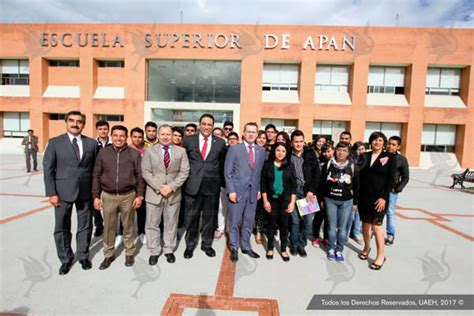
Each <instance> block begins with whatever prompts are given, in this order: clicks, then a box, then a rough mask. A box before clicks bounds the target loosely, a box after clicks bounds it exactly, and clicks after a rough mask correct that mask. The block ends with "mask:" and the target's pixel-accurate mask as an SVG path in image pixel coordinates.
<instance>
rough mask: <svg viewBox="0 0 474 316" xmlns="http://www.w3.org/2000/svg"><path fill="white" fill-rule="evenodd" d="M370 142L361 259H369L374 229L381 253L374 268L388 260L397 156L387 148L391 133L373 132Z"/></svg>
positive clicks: (364, 182)
mask: <svg viewBox="0 0 474 316" xmlns="http://www.w3.org/2000/svg"><path fill="white" fill-rule="evenodd" d="M369 143H370V145H371V146H372V151H369V152H366V153H365V154H363V156H362V159H363V161H364V163H363V166H362V169H361V171H360V178H359V181H360V182H359V183H360V190H359V215H360V219H361V221H362V234H363V236H364V249H363V250H362V252H361V253H360V254H359V259H361V260H367V258H368V256H369V252H370V249H371V248H370V233H371V231H373V232H374V235H375V241H376V245H377V256H376V257H375V260H374V262H373V263H372V264H371V265H370V268H371V269H372V270H380V269H381V268H382V266H383V264H384V262H385V259H386V258H385V253H384V250H385V249H384V245H385V242H384V231H383V228H382V223H383V218H384V216H385V213H386V211H387V208H388V199H389V194H390V191H391V190H392V188H393V185H394V180H395V178H394V176H395V159H394V158H393V156H392V155H391V154H389V153H388V152H386V151H385V150H384V147H385V144H386V143H387V137H385V135H384V134H383V133H382V132H373V133H372V134H371V135H370V138H369Z"/></svg>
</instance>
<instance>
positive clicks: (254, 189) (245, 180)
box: [224, 123, 265, 262]
mask: <svg viewBox="0 0 474 316" xmlns="http://www.w3.org/2000/svg"><path fill="white" fill-rule="evenodd" d="M257 133H258V126H257V124H256V123H247V124H245V127H244V132H243V136H244V141H243V142H242V143H241V144H238V145H234V146H231V147H230V148H229V152H228V153H227V157H226V159H225V167H224V176H225V183H226V189H227V194H228V195H229V201H230V203H229V246H230V250H231V254H230V259H231V260H232V261H233V262H235V261H237V260H238V254H237V250H238V249H239V245H240V244H242V252H243V253H244V254H247V255H249V256H250V257H252V258H259V257H260V256H259V255H258V254H257V253H256V252H254V251H253V250H252V248H251V247H250V236H251V234H252V229H253V224H254V220H255V209H256V207H257V201H258V199H260V177H261V174H262V168H263V163H264V161H265V149H264V148H263V147H261V146H259V145H257V144H255V139H256V138H257ZM239 226H242V232H240V227H239Z"/></svg>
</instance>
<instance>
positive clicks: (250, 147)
mask: <svg viewBox="0 0 474 316" xmlns="http://www.w3.org/2000/svg"><path fill="white" fill-rule="evenodd" d="M249 160H250V167H252V169H253V167H254V165H255V160H254V159H253V150H252V145H249Z"/></svg>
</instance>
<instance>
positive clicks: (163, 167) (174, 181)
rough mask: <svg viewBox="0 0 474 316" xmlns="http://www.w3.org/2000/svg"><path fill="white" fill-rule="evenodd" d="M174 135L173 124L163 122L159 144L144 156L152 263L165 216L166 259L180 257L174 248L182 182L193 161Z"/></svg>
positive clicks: (151, 263) (159, 240)
mask: <svg viewBox="0 0 474 316" xmlns="http://www.w3.org/2000/svg"><path fill="white" fill-rule="evenodd" d="M172 136H173V130H172V128H171V126H170V125H167V124H165V125H162V126H160V128H159V129H158V141H159V144H157V145H155V146H152V147H150V148H148V149H147V150H146V151H145V154H144V155H143V159H142V176H143V179H145V181H146V183H147V188H146V194H145V201H146V204H147V206H146V207H147V214H146V224H145V234H146V239H147V246H148V249H149V250H150V258H149V260H148V263H149V264H150V265H155V264H156V263H157V262H158V257H159V256H160V254H161V232H160V222H161V217H162V216H163V231H164V232H163V239H164V253H165V256H166V261H168V262H169V263H174V262H175V261H176V258H175V256H174V254H173V252H174V248H175V247H176V238H177V235H176V233H177V229H178V218H179V209H180V202H181V186H182V185H183V183H184V181H186V179H187V178H188V175H189V161H188V156H187V155H186V150H185V149H184V148H181V147H178V146H175V145H173V144H172V139H173V138H172Z"/></svg>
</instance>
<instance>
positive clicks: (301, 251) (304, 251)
mask: <svg viewBox="0 0 474 316" xmlns="http://www.w3.org/2000/svg"><path fill="white" fill-rule="evenodd" d="M298 254H299V255H300V256H301V257H303V258H306V257H307V256H308V254H307V253H306V250H304V248H298Z"/></svg>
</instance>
